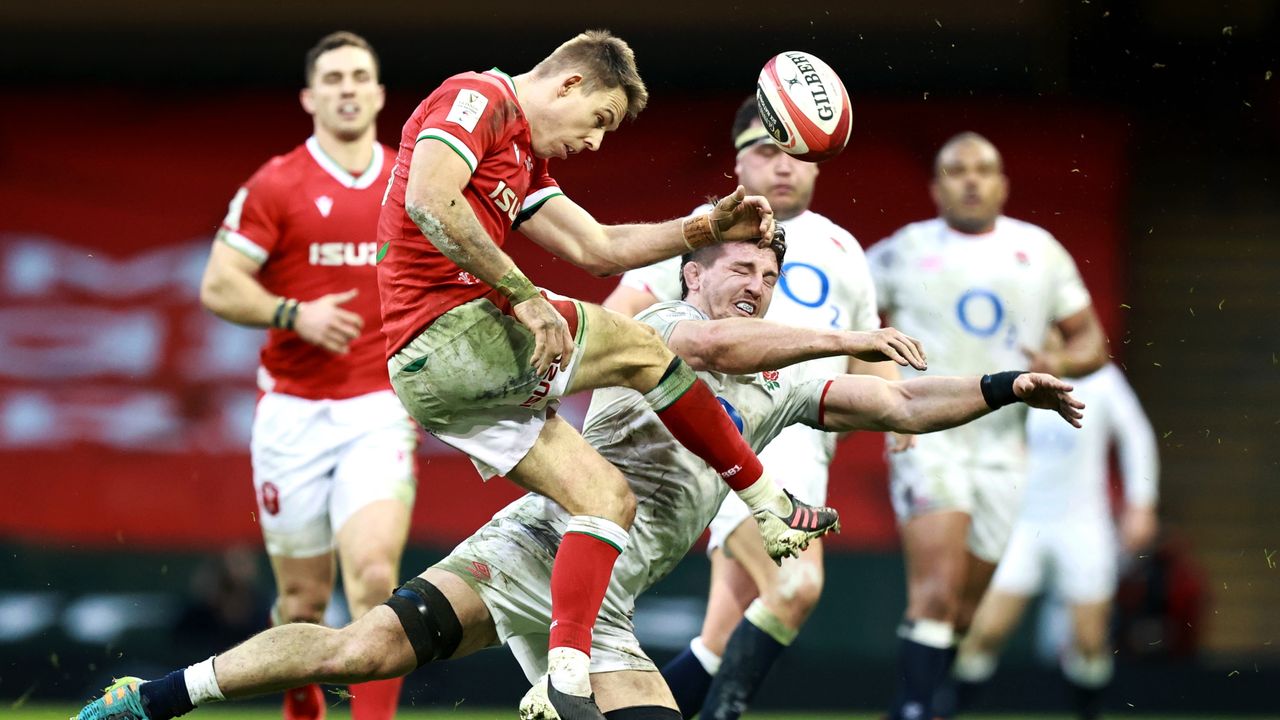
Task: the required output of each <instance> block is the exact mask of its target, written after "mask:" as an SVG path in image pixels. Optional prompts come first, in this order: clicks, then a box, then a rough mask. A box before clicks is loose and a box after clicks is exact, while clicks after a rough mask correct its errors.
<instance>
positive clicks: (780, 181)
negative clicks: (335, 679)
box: [733, 141, 818, 220]
mask: <svg viewBox="0 0 1280 720" xmlns="http://www.w3.org/2000/svg"><path fill="white" fill-rule="evenodd" d="M733 171H734V173H735V174H736V175H737V176H738V182H740V183H742V185H743V187H745V188H746V189H747V192H749V193H751V194H752V195H763V196H765V197H766V198H768V199H769V204H770V205H771V206H773V214H774V217H776V218H777V219H779V220H790V219H791V218H793V217H795V216H797V215H799V214H800V213H802V212H804V211H805V210H808V209H809V203H810V202H811V201H812V200H813V186H814V184H815V182H816V181H817V178H818V165H817V163H810V162H804V161H803V160H797V159H795V158H794V157H792V156H790V155H788V154H786V153H785V152H783V151H782V149H781V148H779V147H778V146H777V145H775V144H773V143H772V142H769V141H765V142H762V143H756V144H755V145H752V146H751V147H749V148H746V149H744V150H743V151H742V152H740V153H738V162H737V164H736V165H735V166H734V169H733Z"/></svg>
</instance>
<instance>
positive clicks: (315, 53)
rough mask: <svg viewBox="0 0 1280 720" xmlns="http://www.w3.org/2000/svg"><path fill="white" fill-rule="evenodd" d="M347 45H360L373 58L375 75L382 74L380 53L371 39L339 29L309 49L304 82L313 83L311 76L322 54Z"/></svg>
mask: <svg viewBox="0 0 1280 720" xmlns="http://www.w3.org/2000/svg"><path fill="white" fill-rule="evenodd" d="M347 46H351V47H358V48H360V49H361V50H364V51H365V52H367V53H369V56H370V57H372V58H373V72H374V74H375V75H379V74H380V72H379V64H378V53H377V52H375V51H374V49H373V46H372V45H370V44H369V41H368V40H365V39H364V38H362V37H360V36H359V35H357V34H355V33H353V32H347V31H346V30H339V31H338V32H332V33H329V34H328V35H325V36H324V37H322V38H320V42H318V43H316V44H315V46H313V47H312V48H311V49H310V50H308V51H307V57H306V61H305V65H304V68H303V75H302V79H303V82H305V83H306V84H307V85H310V84H311V76H312V75H315V74H316V60H317V59H318V58H319V57H320V56H321V55H323V54H325V53H327V52H329V51H330V50H337V49H338V48H340V47H347Z"/></svg>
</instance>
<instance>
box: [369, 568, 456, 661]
mask: <svg viewBox="0 0 1280 720" xmlns="http://www.w3.org/2000/svg"><path fill="white" fill-rule="evenodd" d="M385 604H386V605H387V607H389V608H391V609H392V610H393V611H395V614H396V617H397V618H399V619H400V626H401V627H403V628H404V634H405V637H407V638H408V639H409V644H410V645H412V646H413V654H414V655H415V656H417V658H418V667H422V666H423V665H426V664H427V663H429V662H432V661H433V660H447V659H449V658H450V657H453V653H454V651H456V650H457V649H458V643H459V642H461V641H462V623H460V622H458V615H457V614H456V613H454V611H453V606H452V605H450V604H449V600H448V599H447V598H445V596H444V593H442V592H440V591H439V590H438V589H436V586H435V585H432V584H431V583H429V582H427V581H426V580H423V579H422V578H420V577H416V578H413V579H412V580H410V581H409V582H407V583H405V584H404V585H401V586H400V587H398V588H396V590H395V592H394V593H392V595H391V597H390V599H388V600H387V602H386V603H385Z"/></svg>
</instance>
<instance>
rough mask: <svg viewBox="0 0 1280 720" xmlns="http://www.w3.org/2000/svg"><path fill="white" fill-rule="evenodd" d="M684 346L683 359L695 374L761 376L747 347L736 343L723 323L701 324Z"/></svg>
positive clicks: (756, 363) (682, 350)
mask: <svg viewBox="0 0 1280 720" xmlns="http://www.w3.org/2000/svg"><path fill="white" fill-rule="evenodd" d="M685 340H686V342H684V343H682V345H683V346H686V347H687V352H686V347H682V349H681V352H680V355H681V356H682V357H684V358H685V360H686V361H687V362H688V363H689V365H690V367H692V368H693V369H694V370H709V371H711V372H718V373H725V374H727V375H747V374H750V373H753V372H758V371H759V370H760V369H761V368H758V367H756V365H758V364H759V363H758V362H753V361H752V359H751V358H750V357H748V356H747V354H746V351H748V350H749V348H748V347H746V346H744V345H743V343H741V342H736V341H735V338H734V337H733V334H732V333H730V332H728V330H727V329H726V327H725V326H724V325H723V324H721V323H715V322H709V323H702V324H701V325H700V326H699V327H698V328H697V330H696V331H695V332H692V333H690V334H689V335H688V337H687V338H686V339H685Z"/></svg>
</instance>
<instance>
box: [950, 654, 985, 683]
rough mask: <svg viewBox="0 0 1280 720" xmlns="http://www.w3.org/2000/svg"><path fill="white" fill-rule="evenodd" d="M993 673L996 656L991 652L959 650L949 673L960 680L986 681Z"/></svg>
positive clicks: (970, 681) (971, 681)
mask: <svg viewBox="0 0 1280 720" xmlns="http://www.w3.org/2000/svg"><path fill="white" fill-rule="evenodd" d="M995 674H996V656H995V655H994V654H993V653H984V652H961V653H958V654H957V655H956V662H955V665H953V666H952V667H951V675H952V676H953V677H955V679H957V680H960V681H962V682H969V683H981V682H986V681H988V680H990V679H991V676H992V675H995Z"/></svg>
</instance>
